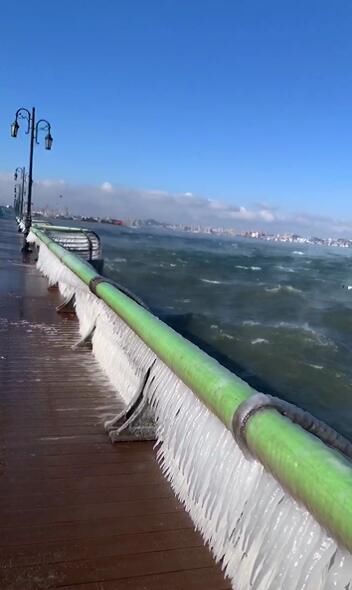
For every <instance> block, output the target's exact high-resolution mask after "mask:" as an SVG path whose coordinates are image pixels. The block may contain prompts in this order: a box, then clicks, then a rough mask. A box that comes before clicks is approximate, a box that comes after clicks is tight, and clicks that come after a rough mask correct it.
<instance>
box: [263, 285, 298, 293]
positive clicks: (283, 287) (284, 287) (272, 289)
mask: <svg viewBox="0 0 352 590" xmlns="http://www.w3.org/2000/svg"><path fill="white" fill-rule="evenodd" d="M265 291H266V292H267V293H280V292H282V291H286V292H287V293H296V294H300V293H303V291H302V290H301V289H297V287H293V286H292V285H277V287H266V288H265Z"/></svg>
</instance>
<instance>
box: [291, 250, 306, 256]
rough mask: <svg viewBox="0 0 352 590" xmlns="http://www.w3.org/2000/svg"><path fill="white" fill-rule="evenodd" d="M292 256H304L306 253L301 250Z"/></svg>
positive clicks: (294, 252) (295, 251)
mask: <svg viewBox="0 0 352 590" xmlns="http://www.w3.org/2000/svg"><path fill="white" fill-rule="evenodd" d="M292 254H294V255H295V256H304V252H302V251H301V250H294V251H293V252H292Z"/></svg>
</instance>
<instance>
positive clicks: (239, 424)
mask: <svg viewBox="0 0 352 590" xmlns="http://www.w3.org/2000/svg"><path fill="white" fill-rule="evenodd" d="M29 240H30V241H32V242H35V243H37V244H38V245H39V246H40V251H39V259H38V267H39V268H40V269H41V271H42V272H43V273H44V274H45V275H46V276H47V277H48V279H49V281H50V283H57V282H58V283H59V287H60V290H61V292H62V293H63V294H64V295H65V296H66V297H68V298H70V297H72V296H73V295H74V296H75V302H76V303H75V305H76V312H77V316H78V318H79V322H80V331H81V335H82V338H85V337H86V336H87V335H88V334H92V349H93V353H94V354H95V356H96V357H97V359H98V361H99V362H100V364H101V366H102V368H103V369H104V371H105V372H106V373H107V375H108V376H109V378H110V380H111V382H112V383H113V384H114V386H115V387H116V389H117V391H118V393H119V394H120V395H121V396H122V397H123V398H124V400H125V401H126V403H127V404H128V403H130V402H131V400H132V399H133V398H134V397H135V395H136V391H138V390H140V389H141V388H143V389H144V392H145V395H146V398H147V400H148V402H149V405H150V406H151V408H152V410H153V412H154V416H155V421H156V436H157V449H158V451H157V455H158V459H159V461H160V465H161V467H162V469H163V471H164V473H165V475H166V477H167V478H168V479H169V480H170V482H171V484H172V486H173V489H174V491H175V493H176V494H177V496H178V497H179V498H180V499H181V501H182V502H183V503H184V505H185V507H186V509H187V510H188V511H189V513H190V515H191V517H192V519H193V521H194V523H195V526H196V528H197V529H198V530H199V531H200V532H201V533H202V535H203V537H204V539H205V540H206V541H207V542H208V543H209V545H210V548H211V550H212V552H213V554H214V556H215V558H216V559H217V560H218V561H220V562H221V563H222V566H223V569H224V573H225V574H226V575H227V576H228V577H229V578H230V579H231V581H232V584H233V587H234V588H236V590H247V589H249V588H250V589H255V590H303V589H304V590H332V589H334V588H336V589H341V590H345V589H346V590H351V588H352V555H351V550H352V468H351V462H350V461H349V460H348V459H347V458H346V457H344V456H343V455H342V454H341V453H339V452H337V451H336V450H333V449H332V448H330V447H329V446H327V445H325V444H324V443H323V442H322V441H321V440H319V438H317V437H316V436H312V434H310V433H308V432H306V431H305V430H303V429H302V428H301V427H300V426H298V425H296V424H294V423H292V422H291V421H290V420H289V419H288V418H286V417H285V416H283V415H282V414H281V413H279V412H278V411H277V410H276V409H274V408H273V407H271V403H270V399H268V398H266V397H265V396H263V397H261V396H260V394H257V392H255V391H254V390H253V389H251V388H250V387H249V386H248V385H247V384H246V383H245V382H243V381H242V380H240V379H239V378H238V377H236V376H235V375H234V374H232V373H231V372H229V371H228V370H226V369H225V368H224V367H222V366H221V365H220V364H219V363H218V362H216V361H215V360H214V359H212V358H210V357H209V356H208V355H207V354H205V353H204V352H203V351H201V350H200V349H198V348H197V347H196V346H195V345H194V344H192V343H191V342H189V341H187V340H186V339H184V338H183V337H182V336H180V335H179V334H178V333H176V332H175V331H174V330H172V329H171V328H170V327H169V326H167V325H166V324H165V323H163V322H162V321H161V320H159V319H158V318H157V317H155V316H154V315H152V314H151V313H150V312H149V311H148V310H146V309H145V308H143V307H142V306H140V305H138V303H136V302H135V301H133V300H132V299H131V298H130V297H128V296H127V295H125V294H124V293H122V292H121V291H120V290H119V289H117V288H116V287H115V286H114V285H112V284H111V283H110V282H109V280H108V279H106V278H104V277H101V276H100V275H97V273H96V271H95V270H94V268H93V267H92V266H91V265H90V264H88V263H86V262H84V261H83V260H82V259H80V258H78V257H77V256H76V255H74V254H73V253H71V252H68V251H67V250H65V249H64V248H63V247H62V246H60V245H59V244H58V243H56V242H54V241H53V240H52V238H51V237H50V236H49V235H48V233H47V231H43V230H42V229H39V228H36V227H33V228H32V231H31V234H30V236H29Z"/></svg>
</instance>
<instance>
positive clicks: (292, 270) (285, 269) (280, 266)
mask: <svg viewBox="0 0 352 590" xmlns="http://www.w3.org/2000/svg"><path fill="white" fill-rule="evenodd" d="M276 268H277V269H278V270H282V271H283V272H296V271H295V270H294V269H293V268H291V267H290V266H282V265H281V264H279V265H278V266H277V267H276Z"/></svg>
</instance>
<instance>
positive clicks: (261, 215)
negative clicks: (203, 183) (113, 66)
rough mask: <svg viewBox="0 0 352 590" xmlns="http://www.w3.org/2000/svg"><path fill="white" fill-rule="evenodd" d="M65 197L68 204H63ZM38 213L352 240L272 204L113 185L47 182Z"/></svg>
mask: <svg viewBox="0 0 352 590" xmlns="http://www.w3.org/2000/svg"><path fill="white" fill-rule="evenodd" d="M12 195H13V175H12V174H10V173H7V172H0V204H1V203H3V204H5V203H11V201H12ZM59 195H62V198H60V199H59ZM33 202H34V208H40V207H44V206H48V207H49V208H52V209H59V208H61V209H64V208H68V209H69V211H70V212H71V213H72V214H82V215H98V216H112V217H117V218H122V219H131V218H138V219H146V218H154V219H157V220H159V221H166V222H170V223H192V224H200V225H211V226H217V227H218V226H224V227H234V228H236V229H238V230H244V229H257V230H263V231H267V232H273V233H274V232H278V231H295V232H297V233H302V235H309V234H316V235H321V236H326V235H332V236H337V235H339V236H341V235H344V236H346V237H349V236H352V220H351V221H347V220H344V221H341V220H338V219H332V218H329V217H324V216H321V215H311V214H307V213H304V212H298V213H296V214H294V213H287V212H283V211H282V210H280V209H278V208H275V207H272V206H271V205H269V204H266V203H258V202H254V203H253V204H252V205H248V204H246V205H244V204H242V203H238V204H231V203H228V202H225V201H222V200H218V199H214V198H212V199H207V198H204V197H201V196H199V195H195V194H194V193H191V192H186V193H185V192H184V193H168V192H166V191H164V190H150V189H149V190H145V189H137V188H131V187H123V186H118V185H113V184H111V183H110V182H108V181H105V182H103V183H102V184H101V185H100V186H94V185H73V184H70V183H68V182H65V181H63V180H53V179H45V180H42V181H37V182H35V183H34V186H33Z"/></svg>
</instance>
